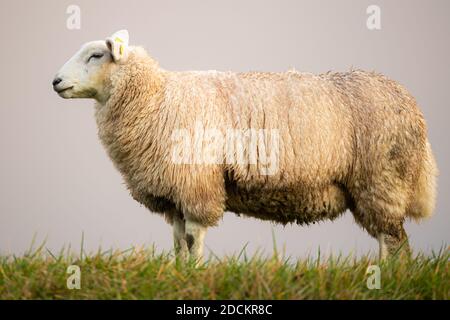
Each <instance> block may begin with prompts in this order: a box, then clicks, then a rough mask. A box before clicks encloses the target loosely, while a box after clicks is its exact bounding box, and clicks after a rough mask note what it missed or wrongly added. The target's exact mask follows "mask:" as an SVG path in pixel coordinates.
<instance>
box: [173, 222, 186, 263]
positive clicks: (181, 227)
mask: <svg viewBox="0 0 450 320" xmlns="http://www.w3.org/2000/svg"><path fill="white" fill-rule="evenodd" d="M173 246H174V249H175V254H176V255H177V256H178V257H181V258H183V259H185V258H187V256H188V253H189V250H188V245H187V242H186V235H185V221H184V219H182V218H180V217H178V216H175V217H174V218H173Z"/></svg>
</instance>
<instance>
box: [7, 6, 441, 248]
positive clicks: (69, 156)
mask: <svg viewBox="0 0 450 320" xmlns="http://www.w3.org/2000/svg"><path fill="white" fill-rule="evenodd" d="M70 4H75V5H78V6H79V7H80V8H81V29H80V30H68V29H67V28H66V20H67V18H68V16H69V15H68V14H66V9H67V7H68V5H70ZM371 4H376V5H379V6H380V8H381V23H382V24H381V26H382V29H381V30H378V31H370V30H368V29H367V27H366V19H367V17H368V15H367V14H366V8H367V7H368V6H369V5H371ZM449 12H450V1H448V0H442V1H438V0H434V1H425V0H423V1H416V0H401V1H400V0H397V1H381V0H378V1H375V0H373V1H364V0H340V1H335V0H328V1H324V0H321V1H317V0H314V1H278V0H277V1H275V0H274V1H260V0H253V1H236V0H233V1H229V0H226V1H225V0H222V1H206V0H204V1H199V0H194V1H192V0H191V1H181V0H180V1H136V0H126V1H115V0H108V1H103V0H102V1H74V0H73V1H60V0H58V1H56V0H54V1H51V0H41V1H23V0H20V1H17V0H14V1H13V0H2V1H1V2H0V23H1V28H0V42H1V44H0V50H1V53H0V54H1V59H0V64H1V65H0V67H1V77H0V82H1V84H0V88H1V89H0V90H1V105H0V152H1V153H0V154H1V160H0V161H1V165H0V253H1V254H11V253H14V254H20V253H23V252H24V250H26V249H27V248H29V247H30V244H31V242H32V239H33V236H34V235H36V241H37V242H38V243H39V242H42V241H43V240H44V239H46V246H47V247H48V248H49V250H52V251H57V250H59V249H61V248H62V247H63V246H68V245H69V244H70V245H71V246H72V248H73V249H74V250H78V248H79V246H80V244H81V236H82V233H83V232H84V246H85V249H87V250H88V251H92V250H97V249H98V248H99V247H100V246H101V247H102V248H104V249H108V248H119V249H126V248H129V247H130V246H133V245H134V246H151V245H153V244H156V247H157V249H158V250H165V249H170V248H171V246H172V238H171V234H172V232H171V229H170V227H169V226H168V225H167V224H166V223H165V222H164V220H163V219H162V218H161V217H160V216H157V215H155V214H151V213H149V212H148V211H147V210H146V209H144V208H143V207H141V206H140V205H139V204H138V203H137V202H135V201H134V200H133V199H132V198H131V197H130V196H129V195H128V192H127V190H126V188H125V186H124V184H123V182H122V179H121V177H120V175H119V173H118V172H117V171H116V170H115V169H114V167H113V165H112V163H111V161H110V160H109V159H108V157H107V155H106V153H105V152H104V150H103V147H102V146H101V144H100V143H99V140H98V138H97V128H96V124H95V120H94V116H93V107H92V105H93V102H92V101H89V100H63V99H61V98H59V97H58V96H57V95H56V94H55V93H54V92H53V91H52V88H51V81H52V79H53V77H54V75H55V73H56V72H57V70H58V69H59V68H60V67H61V65H62V64H63V63H64V62H65V61H67V60H68V58H70V57H71V56H72V55H73V54H74V53H75V51H76V50H78V48H79V47H80V46H81V44H83V43H84V42H86V41H90V40H96V39H104V38H106V37H107V36H109V35H111V34H112V33H113V32H115V31H117V30H119V29H121V28H127V29H128V30H129V31H130V42H131V44H140V45H143V46H144V47H145V48H146V49H147V50H148V51H149V53H150V54H151V55H152V56H153V57H154V58H155V59H157V60H158V61H159V62H160V65H161V66H162V67H164V68H165V69H169V70H187V69H199V70H202V69H217V70H234V71H248V70H266V71H286V70H288V69H290V68H292V67H294V68H296V69H297V70H300V71H308V72H326V71H328V70H340V71H345V70H349V69H350V68H351V67H352V66H353V67H355V68H362V69H367V70H376V71H379V72H382V73H385V74H386V75H388V76H389V77H391V78H393V79H395V80H398V81H399V82H400V83H402V84H404V85H405V86H406V87H407V88H408V89H409V90H410V92H411V93H412V94H413V95H414V96H415V97H416V98H417V100H418V102H419V104H420V106H421V108H422V110H423V112H424V114H425V118H426V119H427V122H428V126H429V136H430V141H431V143H432V146H433V150H434V152H435V155H436V157H437V161H438V164H439V167H440V178H439V197H438V205H437V210H436V214H435V216H434V217H433V218H432V219H431V220H429V221H426V222H423V223H422V224H420V225H417V224H415V223H412V222H410V223H408V224H407V225H406V229H407V232H408V233H409V235H410V241H411V244H412V246H413V248H414V249H415V250H416V251H417V250H423V251H425V252H427V253H430V252H431V251H432V250H439V249H440V248H441V247H442V246H446V245H448V243H449V239H450V236H449V227H450V216H449V214H448V209H449V207H450V197H449V193H448V191H447V190H448V188H449V183H450V179H449V170H450V166H449V160H450V159H449V157H450V148H449V141H448V140H449V134H448V130H447V128H448V119H449V115H450V112H449V105H448V102H449V101H450V87H449V83H450V60H449V59H450V37H449V31H450V19H448V14H449ZM272 232H273V234H274V235H275V238H276V241H277V243H278V246H279V247H282V246H284V247H285V250H286V254H287V255H292V256H294V257H305V256H306V255H307V254H312V255H315V254H317V252H318V248H319V247H320V249H321V252H322V253H330V252H333V253H339V252H342V253H349V252H354V253H356V254H361V253H365V252H368V251H369V250H370V251H371V252H376V248H377V244H376V241H375V240H373V239H371V238H370V237H369V236H368V235H367V234H366V233H365V232H364V231H362V230H361V229H360V228H359V227H358V226H357V225H356V224H355V223H354V222H353V218H352V216H351V214H350V213H347V214H346V215H345V216H343V217H342V218H340V219H338V220H336V221H334V222H323V223H320V224H316V225H313V226H310V227H300V226H296V225H292V226H286V227H283V226H280V225H273V224H271V223H268V222H260V221H258V220H254V219H250V218H239V217H236V216H235V215H234V214H230V213H227V214H226V215H225V217H224V220H223V222H222V224H221V225H220V226H219V227H218V228H213V229H210V231H209V232H208V234H207V236H206V244H207V246H208V248H209V249H210V250H212V251H213V252H214V253H215V254H217V255H223V254H232V253H236V252H239V251H240V250H241V249H242V248H243V246H244V245H245V244H248V247H247V250H248V252H254V251H255V250H256V249H257V248H259V249H262V250H264V251H265V252H266V253H270V252H271V251H272V247H273V246H272Z"/></svg>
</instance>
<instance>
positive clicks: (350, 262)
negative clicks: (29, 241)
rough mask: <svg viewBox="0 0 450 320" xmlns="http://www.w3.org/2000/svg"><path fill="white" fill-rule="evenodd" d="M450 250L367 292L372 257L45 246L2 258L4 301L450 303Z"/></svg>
mask: <svg viewBox="0 0 450 320" xmlns="http://www.w3.org/2000/svg"><path fill="white" fill-rule="evenodd" d="M449 257H450V254H449V250H448V249H444V250H441V252H439V253H435V254H433V255H431V256H428V257H427V256H424V255H421V254H419V255H416V256H414V257H411V258H408V259H400V258H394V259H392V260H390V261H388V262H385V263H382V264H380V265H379V266H380V270H381V289H379V290H376V289H374V290H369V289H368V288H367V286H366V282H367V278H368V277H369V276H370V275H367V274H366V270H367V267H368V266H369V265H373V264H377V263H378V262H377V260H376V259H374V258H370V257H362V258H358V259H356V258H352V257H342V256H340V257H330V258H328V259H320V260H319V259H316V260H313V259H307V260H299V261H294V260H292V259H283V258H278V257H277V255H276V254H275V255H274V256H272V257H264V256H262V255H260V254H256V255H254V256H252V257H247V256H246V255H245V254H244V253H241V254H240V255H238V256H233V257H225V258H221V259H218V258H217V257H211V258H210V259H208V260H207V261H206V262H205V263H204V264H203V265H201V266H199V267H195V266H194V264H193V263H185V262H182V261H178V260H174V259H173V257H172V256H171V255H170V254H166V253H162V254H157V253H155V252H154V250H149V249H148V250H138V249H130V250H128V251H126V252H112V251H108V252H98V253H94V254H89V255H81V258H75V257H73V256H71V255H69V254H66V253H65V252H61V253H60V254H58V255H54V254H52V253H50V252H48V251H45V249H43V247H42V246H41V247H40V248H39V249H37V250H34V251H33V252H28V253H26V254H25V255H24V256H21V257H14V256H10V257H1V258H0V299H449V291H450V282H449V281H450V277H449V269H448V260H449ZM72 264H75V265H78V266H79V267H80V269H81V289H80V290H69V289H68V288H67V286H66V281H67V277H68V276H70V275H69V274H67V273H66V271H67V267H68V266H69V265H72Z"/></svg>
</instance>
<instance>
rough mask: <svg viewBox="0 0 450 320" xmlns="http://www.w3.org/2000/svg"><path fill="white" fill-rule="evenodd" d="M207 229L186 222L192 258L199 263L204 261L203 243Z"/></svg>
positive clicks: (191, 222)
mask: <svg viewBox="0 0 450 320" xmlns="http://www.w3.org/2000/svg"><path fill="white" fill-rule="evenodd" d="M205 234H206V227H205V226H203V225H202V224H200V223H198V222H194V221H191V220H186V225H185V235H186V236H185V237H186V243H187V247H188V249H189V253H190V257H191V258H193V259H195V260H196V261H197V262H201V261H202V259H203V241H204V239H205Z"/></svg>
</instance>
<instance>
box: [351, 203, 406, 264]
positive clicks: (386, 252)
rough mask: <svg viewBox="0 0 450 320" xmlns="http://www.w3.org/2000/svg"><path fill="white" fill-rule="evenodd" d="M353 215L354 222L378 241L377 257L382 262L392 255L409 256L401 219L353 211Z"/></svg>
mask: <svg viewBox="0 0 450 320" xmlns="http://www.w3.org/2000/svg"><path fill="white" fill-rule="evenodd" d="M355 211H356V212H354V213H353V216H354V217H355V220H356V222H357V223H358V224H359V225H361V226H362V227H363V228H364V229H366V230H367V232H368V233H369V234H370V235H371V236H372V237H374V238H376V239H378V243H379V257H380V260H384V259H386V258H388V257H391V256H393V255H396V254H398V255H403V254H409V253H410V249H409V244H408V236H407V234H406V232H405V229H404V227H403V220H404V219H403V218H397V219H392V217H391V218H389V216H383V215H379V214H376V213H375V212H370V210H367V211H366V212H370V213H371V214H370V213H369V214H367V213H366V214H363V213H362V212H361V211H358V210H355Z"/></svg>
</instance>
